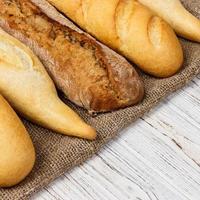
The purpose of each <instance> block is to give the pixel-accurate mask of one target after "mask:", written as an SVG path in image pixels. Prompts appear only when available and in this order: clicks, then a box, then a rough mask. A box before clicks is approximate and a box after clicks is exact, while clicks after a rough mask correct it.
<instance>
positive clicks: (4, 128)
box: [0, 95, 35, 187]
mask: <svg viewBox="0 0 200 200" xmlns="http://www.w3.org/2000/svg"><path fill="white" fill-rule="evenodd" d="M34 162H35V150H34V147H33V144H32V141H31V139H30V137H29V135H28V133H27V131H26V129H25V127H24V125H23V124H22V122H21V121H20V119H19V118H18V116H17V115H16V113H15V112H14V110H13V109H12V108H11V107H10V105H9V104H8V103H7V102H6V100H5V99H4V98H3V97H2V96H1V95H0V187H11V186H14V185H16V184H18V183H19V182H20V181H22V180H23V179H24V178H25V177H26V176H27V175H28V174H29V173H30V171H31V170H32V168H33V165H34Z"/></svg>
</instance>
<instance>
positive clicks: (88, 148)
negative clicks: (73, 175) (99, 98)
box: [0, 0, 200, 200]
mask: <svg viewBox="0 0 200 200" xmlns="http://www.w3.org/2000/svg"><path fill="white" fill-rule="evenodd" d="M183 3H184V5H185V6H186V7H187V8H188V9H189V10H190V11H191V12H192V13H193V14H194V15H196V16H198V17H200V2H199V0H183ZM183 20H184V19H183ZM181 43H182V45H183V48H184V53H185V62H184V68H183V69H182V71H180V72H179V73H178V74H176V75H175V76H173V77H171V78H167V79H155V78H153V77H150V76H147V75H144V74H142V78H143V80H144V84H145V88H146V96H145V99H144V101H143V102H142V103H140V104H139V105H136V106H133V107H130V108H127V109H123V110H119V111H116V112H113V113H107V114H101V115H98V116H96V117H91V116H89V115H88V114H87V112H85V111H84V110H83V109H80V108H77V107H76V106H74V105H72V104H70V103H69V102H66V103H67V104H69V105H70V106H72V107H73V108H74V109H75V110H76V111H77V112H78V113H79V114H80V115H81V116H82V117H83V118H84V119H85V120H86V121H87V122H89V123H90V124H91V125H93V126H94V127H95V128H96V129H97V131H98V137H97V139H96V140H95V141H93V142H89V141H86V140H82V139H77V138H72V137H67V136H62V135H59V134H55V133H53V132H51V131H49V130H46V129H43V128H41V127H38V126H36V125H33V124H31V123H29V122H27V121H25V120H24V123H25V125H26V127H27V129H28V131H29V133H30V135H31V137H32V139H33V143H34V145H35V148H36V152H37V162H36V165H35V167H34V169H33V171H32V173H31V174H30V175H29V176H28V177H27V178H26V180H25V181H23V182H22V183H21V184H20V185H18V186H16V187H13V188H11V189H0V200H13V199H15V200H23V199H28V198H29V197H30V195H31V194H32V193H33V192H36V191H38V190H39V189H41V188H42V187H44V186H46V185H48V184H49V183H50V182H51V181H53V180H54V179H55V178H57V177H59V176H60V175H62V174H63V173H65V172H66V171H68V170H69V169H72V168H73V167H75V166H77V165H79V164H81V163H82V162H83V161H85V160H86V159H88V158H89V157H91V156H92V155H93V154H95V153H96V152H97V151H98V150H99V149H100V148H101V147H102V146H103V145H104V144H105V143H107V142H108V141H109V140H110V139H112V138H113V137H114V136H116V135H117V134H118V133H119V131H120V130H121V129H122V128H124V127H126V126H127V125H128V124H130V123H132V122H134V121H135V120H136V119H138V118H139V117H141V116H142V115H144V114H145V113H146V112H148V111H149V110H150V109H151V108H153V107H154V106H155V105H156V104H158V102H159V101H161V99H162V98H164V97H166V96H167V95H169V94H170V93H172V92H174V91H176V90H177V89H179V88H181V87H183V86H184V85H186V84H187V82H188V81H190V80H191V79H192V78H194V77H195V76H196V75H197V74H198V73H199V72H200V45H199V44H197V43H192V42H189V41H186V40H181ZM65 101H66V100H65ZM133 137H134V136H133Z"/></svg>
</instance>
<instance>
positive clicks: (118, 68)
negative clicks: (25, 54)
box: [0, 0, 144, 112]
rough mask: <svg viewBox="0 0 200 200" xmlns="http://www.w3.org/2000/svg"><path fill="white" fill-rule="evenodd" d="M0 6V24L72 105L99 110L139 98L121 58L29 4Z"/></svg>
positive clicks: (2, 2) (133, 75)
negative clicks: (31, 53)
mask: <svg viewBox="0 0 200 200" xmlns="http://www.w3.org/2000/svg"><path fill="white" fill-rule="evenodd" d="M0 7H1V10H0V26H1V27H2V28H3V29H4V30H6V31H7V32H9V33H10V34H11V35H13V36H15V37H16V38H18V39H20V40H21V41H22V42H24V43H25V44H26V45H28V46H29V47H30V48H31V49H32V50H33V51H34V52H35V53H36V54H37V55H38V56H39V58H40V59H41V60H42V62H43V64H44V65H45V66H46V68H47V70H48V72H49V74H50V75H51V77H52V78H53V80H54V82H55V83H56V85H57V87H58V88H59V89H61V90H62V91H63V92H64V93H65V94H66V96H67V97H68V98H69V99H70V100H71V101H72V102H74V103H76V104H77V105H79V106H82V107H84V108H86V109H88V110H89V111H94V112H104V111H110V110H114V109H118V108H123V107H126V106H129V105H133V104H135V103H137V102H139V101H140V100H141V99H142V98H143V94H144V89H143V83H142V81H141V79H140V78H139V76H138V74H137V72H136V71H135V70H134V68H133V67H132V66H131V65H130V64H129V63H128V62H127V61H126V60H125V59H124V58H122V57H121V56H119V55H117V54H115V53H114V52H113V51H111V50H109V49H107V48H105V47H102V46H100V45H99V44H98V43H97V42H95V41H94V40H93V39H91V38H89V37H88V36H86V35H84V34H80V33H78V32H76V31H74V30H72V29H71V28H70V27H67V26H63V25H61V24H59V23H57V22H55V21H54V20H52V19H50V18H48V17H47V16H46V15H45V14H44V13H43V12H42V11H41V10H40V9H39V8H38V7H37V6H34V4H33V3H31V2H30V1H28V0H14V1H6V0H0Z"/></svg>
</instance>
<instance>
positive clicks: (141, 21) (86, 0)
mask: <svg viewBox="0 0 200 200" xmlns="http://www.w3.org/2000/svg"><path fill="white" fill-rule="evenodd" d="M48 1H49V2H50V3H51V4H52V5H54V6H55V7H56V8H57V9H58V10H60V11H61V12H63V13H64V14H66V16H67V17H69V18H70V19H71V20H72V21H74V22H75V23H77V24H78V25H79V26H80V27H82V28H83V29H84V30H86V31H88V32H89V33H90V34H92V35H93V36H95V37H96V38H97V39H99V40H100V41H102V42H103V43H105V44H106V45H108V46H110V47H111V48H113V49H115V50H117V51H118V52H120V53H121V54H122V55H124V56H125V57H127V58H128V59H129V60H131V61H132V62H134V63H136V64H137V65H138V66H139V67H140V68H141V69H142V70H143V71H145V72H147V73H149V74H151V75H154V76H156V77H168V76H171V75H173V74H175V73H176V72H177V71H178V70H179V69H180V67H181V66H182V63H183V52H182V48H181V45H180V43H179V41H178V39H177V37H176V35H175V33H174V31H173V30H172V28H171V27H170V26H169V25H168V24H167V23H166V22H165V21H163V20H162V19H161V18H159V17H158V16H156V15H155V14H154V13H153V12H151V10H149V9H148V8H147V7H145V6H143V5H142V4H140V3H139V2H137V1H135V0H126V1H124V0H76V1H74V0H48Z"/></svg>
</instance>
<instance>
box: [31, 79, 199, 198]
mask: <svg viewBox="0 0 200 200" xmlns="http://www.w3.org/2000/svg"><path fill="white" fill-rule="evenodd" d="M127 199H131V200H186V199H188V200H200V76H199V77H198V78H196V79H195V80H194V81H192V82H191V83H190V84H189V86H187V87H185V88H184V89H182V90H179V91H178V92H176V94H173V95H171V96H170V97H169V98H167V99H166V100H165V101H163V102H162V103H161V104H160V105H159V106H157V107H156V108H155V109H154V110H152V111H151V112H150V113H149V114H147V115H146V116H145V117H143V118H141V119H140V120H138V121H137V122H136V123H134V124H132V125H131V126H130V127H129V128H127V129H126V130H124V131H123V132H122V133H121V135H120V136H119V137H118V138H116V139H115V140H114V141H112V142H110V143H109V144H107V145H106V146H105V148H104V149H102V151H101V152H99V153H98V154H97V155H95V156H94V157H93V158H92V159H90V160H89V161H88V162H86V163H85V164H83V165H82V166H80V167H77V168H76V169H74V170H72V171H71V172H68V173H66V174H65V175H64V176H62V177H60V178H59V179H57V180H56V181H55V182H53V183H52V184H51V185H49V186H48V187H46V188H45V189H44V190H43V191H41V192H39V193H38V194H36V195H35V196H34V197H33V198H32V200H127Z"/></svg>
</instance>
